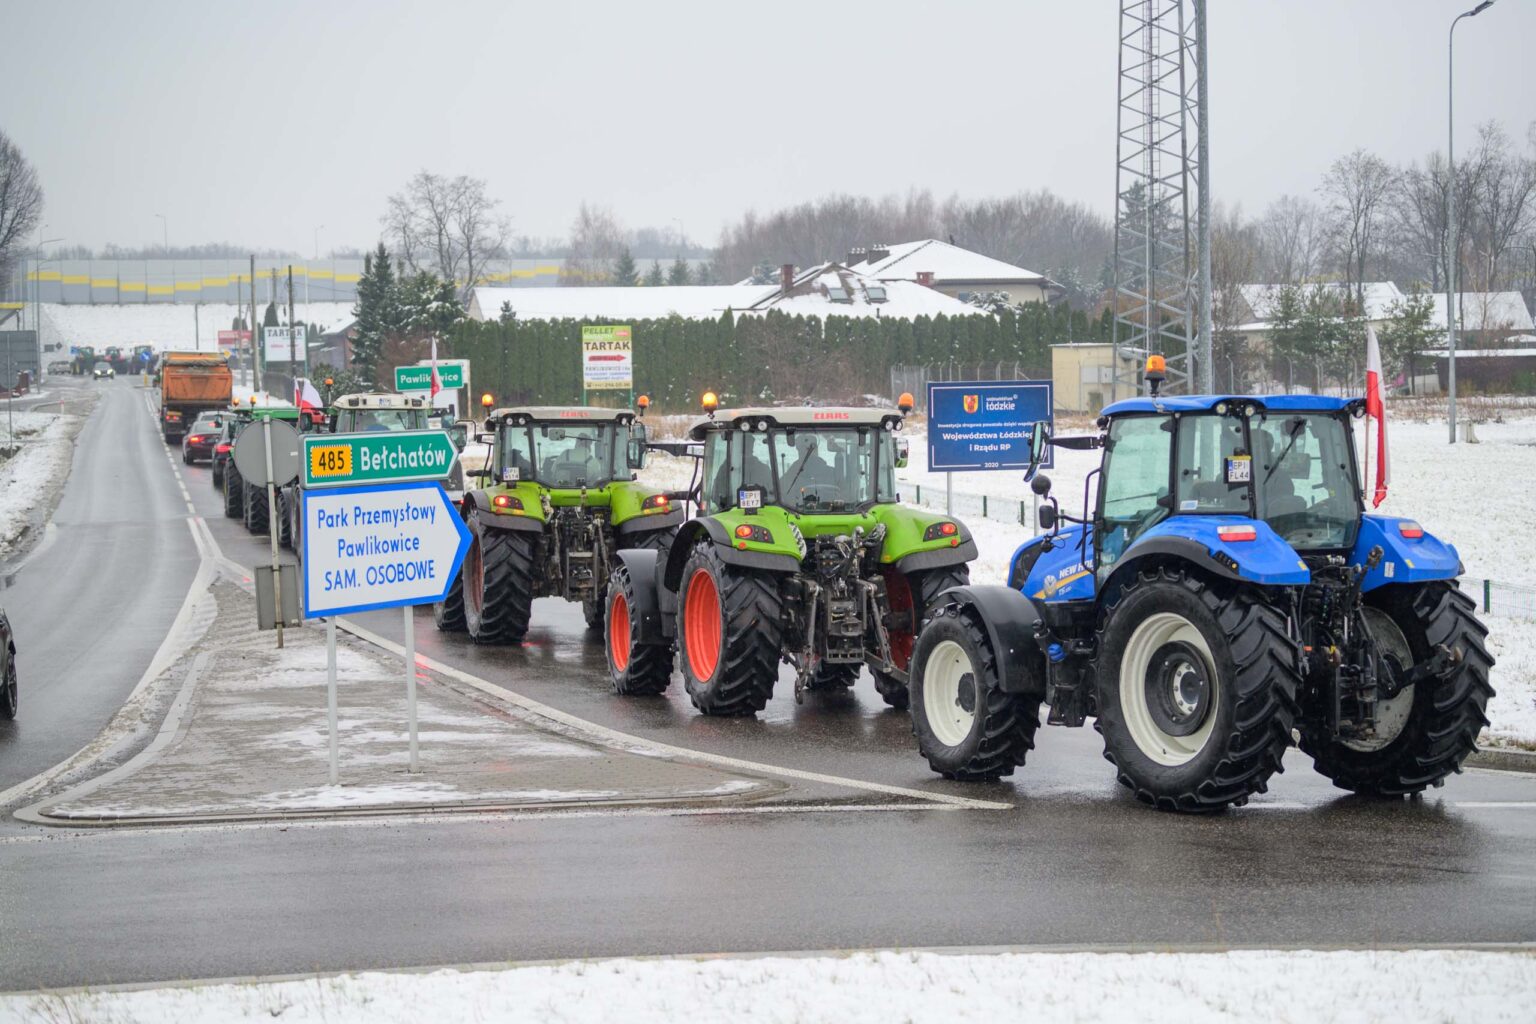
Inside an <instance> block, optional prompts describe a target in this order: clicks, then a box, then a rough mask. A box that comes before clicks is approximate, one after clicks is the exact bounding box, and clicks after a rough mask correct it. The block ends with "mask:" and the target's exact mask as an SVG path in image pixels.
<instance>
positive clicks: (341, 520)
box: [301, 431, 470, 784]
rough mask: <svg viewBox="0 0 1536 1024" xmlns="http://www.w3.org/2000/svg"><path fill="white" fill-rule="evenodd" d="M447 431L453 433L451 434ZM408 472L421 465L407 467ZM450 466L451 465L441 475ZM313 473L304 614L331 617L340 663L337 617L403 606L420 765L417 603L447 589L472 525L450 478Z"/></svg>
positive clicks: (306, 507)
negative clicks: (366, 478)
mask: <svg viewBox="0 0 1536 1024" xmlns="http://www.w3.org/2000/svg"><path fill="white" fill-rule="evenodd" d="M421 433H423V434H426V433H432V431H422V432H421ZM438 433H441V432H438ZM397 436H398V435H397ZM442 436H443V437H444V438H445V439H446V437H447V435H446V434H443V435H442ZM364 438H365V435H359V436H357V437H353V436H350V435H331V436H330V437H329V438H327V439H326V440H330V441H334V440H337V439H343V440H362V439H364ZM450 445H451V442H450ZM393 450H395V451H397V452H398V451H406V452H409V451H413V450H414V449H412V448H410V447H409V446H407V447H405V448H404V449H393ZM365 451H369V449H365ZM375 454H376V452H375ZM370 457H371V456H370ZM361 458H362V457H361V456H358V457H356V458H354V459H353V462H352V466H353V469H354V470H359V469H360V465H359V464H360V462H361ZM402 471H415V469H414V468H413V467H410V466H405V467H403V470H402ZM446 473H447V470H446V469H445V470H443V473H442V474H441V475H446ZM323 477H324V475H323V474H322V478H323ZM308 480H309V473H308V466H307V463H306V474H305V481H306V483H305V490H304V491H303V495H302V499H301V500H302V512H303V517H304V528H303V531H302V534H301V536H302V538H303V555H304V558H303V564H304V615H305V617H306V618H315V617H318V616H326V617H327V619H328V628H327V633H326V636H327V644H328V646H329V647H330V651H329V654H328V658H329V659H330V660H329V662H328V664H329V665H331V666H334V664H335V657H336V654H335V623H336V616H338V615H343V614H348V613H351V612H362V611H372V610H374V609H379V608H394V607H399V608H402V609H403V614H404V616H405V619H404V623H405V692H406V709H407V711H406V713H407V718H408V731H409V737H410V739H409V743H410V770H411V771H412V772H415V771H417V770H418V742H417V713H416V620H415V615H414V611H413V609H414V606H416V605H418V604H431V603H433V602H436V601H441V600H442V599H443V598H444V597H446V596H447V593H448V588H449V587H451V586H452V585H453V583H454V580H455V579H456V578H457V577H458V573H459V567H460V566H461V565H462V564H463V561H464V556H465V554H466V553H467V552H468V551H469V544H470V535H469V530H468V528H467V527H466V526H465V525H464V521H463V519H462V518H461V517H460V516H459V511H458V509H456V508H454V506H453V503H452V502H450V501H449V500H448V495H447V493H446V492H445V491H444V490H443V488H442V485H441V484H440V483H438V482H436V481H435V480H433V481H411V482H405V483H383V484H375V485H373V486H362V487H358V486H353V487H320V488H314V487H310V486H309V484H308ZM327 686H328V688H329V690H328V694H327V699H328V700H329V701H330V707H331V711H330V715H331V718H330V728H331V781H332V784H335V782H336V779H337V773H338V765H337V756H338V754H337V749H338V744H337V740H336V720H335V711H334V708H335V699H336V697H335V672H334V667H333V668H332V669H331V675H330V679H329V681H328V683H327Z"/></svg>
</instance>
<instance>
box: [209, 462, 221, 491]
mask: <svg viewBox="0 0 1536 1024" xmlns="http://www.w3.org/2000/svg"><path fill="white" fill-rule="evenodd" d="M209 465H211V466H212V467H213V473H212V476H213V486H214V489H215V490H219V491H222V490H223V489H224V471H223V470H222V469H220V468H219V464H218V463H217V462H213V463H210V464H209Z"/></svg>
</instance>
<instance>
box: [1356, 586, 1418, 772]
mask: <svg viewBox="0 0 1536 1024" xmlns="http://www.w3.org/2000/svg"><path fill="white" fill-rule="evenodd" d="M1365 617H1366V619H1367V620H1368V621H1369V623H1370V627H1371V635H1372V636H1373V637H1375V638H1376V642H1377V643H1378V644H1380V645H1381V653H1382V655H1383V656H1388V655H1390V656H1392V657H1394V658H1396V659H1397V663H1398V665H1399V666H1400V667H1401V668H1403V669H1408V668H1412V667H1413V652H1412V651H1411V650H1409V648H1408V638H1407V637H1405V636H1403V631H1402V630H1401V629H1399V628H1397V623H1395V622H1393V621H1392V617H1391V616H1390V615H1388V614H1387V613H1386V612H1384V611H1382V610H1381V609H1379V608H1366V609H1365ZM1412 716H1413V687H1411V686H1405V687H1403V688H1402V689H1401V690H1399V691H1398V693H1397V695H1396V696H1395V697H1393V698H1391V699H1390V700H1382V701H1377V702H1376V735H1375V736H1371V737H1369V738H1366V737H1360V738H1353V739H1342V738H1341V739H1340V740H1339V742H1340V743H1342V744H1343V745H1344V746H1346V747H1348V748H1349V749H1350V750H1355V751H1359V752H1360V753H1362V754H1369V753H1372V752H1374V751H1377V750H1381V749H1382V748H1383V747H1386V746H1388V745H1389V744H1391V743H1392V741H1393V740H1395V739H1397V738H1398V737H1399V736H1401V735H1402V734H1403V727H1404V726H1406V725H1407V724H1408V719H1409V718H1411V717H1412Z"/></svg>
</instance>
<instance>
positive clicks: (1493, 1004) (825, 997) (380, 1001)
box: [0, 950, 1536, 1024]
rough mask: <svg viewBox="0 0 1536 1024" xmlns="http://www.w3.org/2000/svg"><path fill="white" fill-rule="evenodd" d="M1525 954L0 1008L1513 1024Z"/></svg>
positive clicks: (1013, 967)
mask: <svg viewBox="0 0 1536 1024" xmlns="http://www.w3.org/2000/svg"><path fill="white" fill-rule="evenodd" d="M1533 991H1536V957H1532V956H1530V955H1528V954H1517V953H1488V952H1470V951H1459V950H1414V951H1407V952H1372V951H1348V952H1310V951H1299V952H1277V951H1268V950H1247V951H1238V952H1230V953H1003V954H991V955H976V954H971V955H944V954H937V953H894V952H885V953H857V954H854V955H851V956H845V957H830V956H819V957H804V958H790V957H759V958H751V959H715V960H697V959H668V960H602V961H575V962H572V963H564V964H557V965H553V966H539V967H519V968H512V969H508V970H500V971H467V972H461V971H453V970H439V971H432V972H430V973H424V974H408V973H400V974H386V973H381V972H368V973H360V974H344V975H339V976H336V977H329V978H318V977H317V978H313V979H310V980H304V981H282V982H267V983H262V982H254V983H243V984H239V983H230V984H218V985H189V986H185V987H165V988H151V989H144V990H139V991H126V992H83V993H69V994H41V995H8V996H0V1018H4V1019H29V1020H154V1021H158V1022H162V1024H192V1022H198V1024H204V1022H218V1021H255V1020H273V1019H279V1020H282V1021H286V1022H289V1024H307V1022H311V1021H315V1022H319V1021H325V1022H328V1024H349V1022H353V1021H357V1022H362V1021H368V1022H383V1024H389V1022H396V1021H398V1022H402V1024H404V1022H410V1024H415V1022H418V1021H424V1020H454V1021H460V1020H462V1021H467V1020H476V1021H543V1020H558V1021H564V1022H570V1024H583V1022H592V1024H610V1022H612V1021H615V1020H622V1021H625V1022H626V1024H648V1022H656V1024H675V1022H677V1021H687V1020H707V1021H717V1020H752V1021H757V1022H760V1024H777V1022H784V1024H789V1022H804V1021H836V1022H838V1024H862V1022H866V1021H868V1022H879V1024H884V1022H887V1021H908V1022H926V1021H933V1022H937V1024H965V1022H967V1021H978V1022H986V1024H991V1022H993V1021H1000V1020H1001V1021H1011V1020H1023V1019H1027V1020H1029V1021H1030V1022H1031V1024H1081V1022H1085V1021H1122V1020H1123V1021H1137V1022H1140V1024H1218V1022H1231V1021H1257V1022H1276V1024H1279V1022H1295V1021H1332V1022H1350V1024H1353V1022H1360V1024H1366V1022H1395V1021H1431V1020H1432V1021H1440V1022H1457V1021H1475V1022H1477V1024H1504V1022H1509V1024H1516V1022H1518V1024H1524V1022H1525V1021H1528V1020H1529V1019H1530V1009H1531V1007H1530V995H1531V993H1532V992H1533Z"/></svg>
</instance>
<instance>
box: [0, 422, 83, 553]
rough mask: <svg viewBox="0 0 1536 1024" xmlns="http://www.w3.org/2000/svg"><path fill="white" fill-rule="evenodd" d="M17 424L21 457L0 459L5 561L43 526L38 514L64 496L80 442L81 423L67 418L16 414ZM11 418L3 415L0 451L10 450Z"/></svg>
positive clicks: (0, 549)
mask: <svg viewBox="0 0 1536 1024" xmlns="http://www.w3.org/2000/svg"><path fill="white" fill-rule="evenodd" d="M9 416H12V417H14V421H15V430H16V436H15V440H14V443H15V447H16V449H17V450H16V451H15V453H14V454H12V455H10V456H9V457H5V456H4V455H3V453H0V557H4V556H5V555H8V554H10V553H11V552H12V551H14V550H15V549H16V548H18V547H20V545H21V542H22V540H23V539H24V537H25V535H26V534H27V533H28V532H29V531H30V530H31V529H32V528H33V526H34V524H35V523H36V522H37V521H38V515H37V513H38V510H39V509H40V508H42V507H43V506H44V505H46V504H47V503H48V499H49V498H50V497H51V496H52V495H54V494H56V493H58V491H59V488H60V486H61V485H62V483H63V480H64V479H65V477H67V476H68V475H69V467H70V463H71V462H72V461H73V459H74V437H75V434H77V433H79V431H80V425H81V419H80V417H78V416H68V415H64V414H62V413H42V412H16V413H10V414H9ZM6 423H7V414H6V413H4V412H0V449H4V450H7V451H8V450H9V449H10V447H11V446H12V438H11V437H10V436H9V434H8V433H6V432H5V429H4V428H5V424H6Z"/></svg>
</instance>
